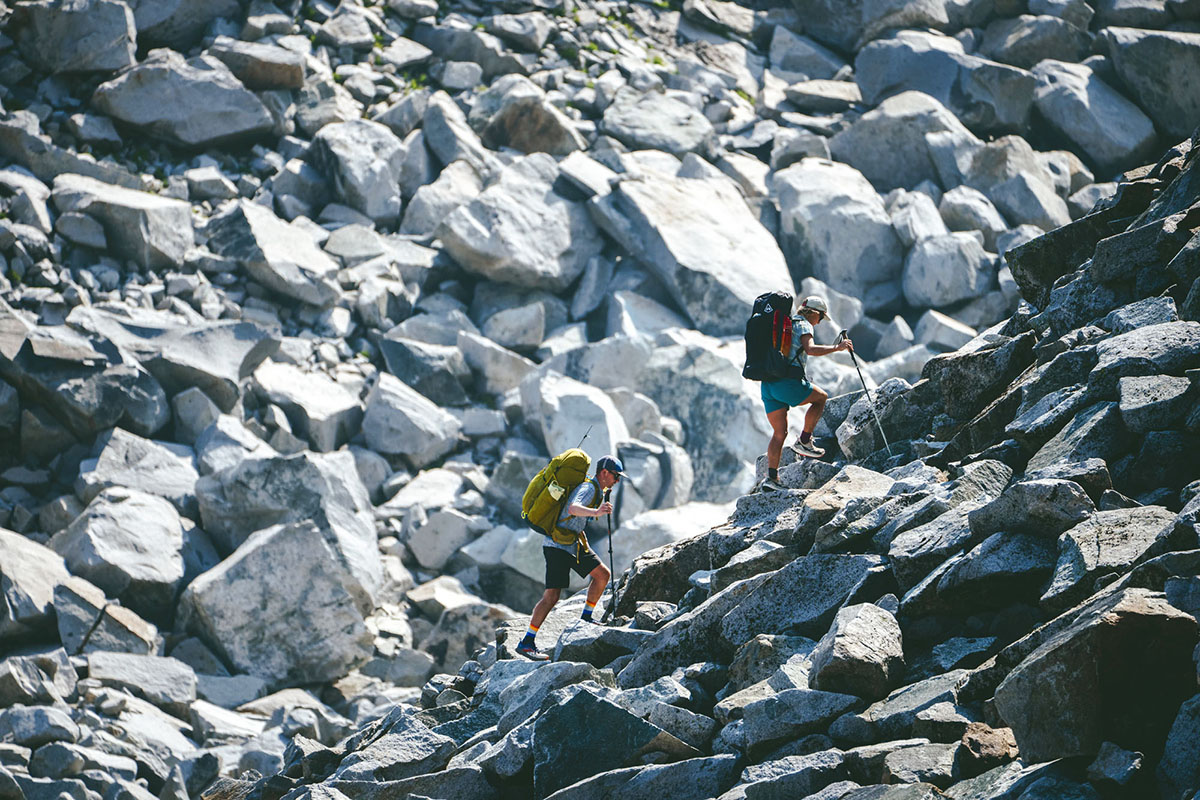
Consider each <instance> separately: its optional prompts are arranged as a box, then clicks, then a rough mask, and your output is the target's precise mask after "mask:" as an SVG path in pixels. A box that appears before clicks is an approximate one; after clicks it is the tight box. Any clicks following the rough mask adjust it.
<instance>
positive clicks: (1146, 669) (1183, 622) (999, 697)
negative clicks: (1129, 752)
mask: <svg viewBox="0 0 1200 800" xmlns="http://www.w3.org/2000/svg"><path fill="white" fill-rule="evenodd" d="M1196 638H1197V633H1196V620H1195V619H1194V618H1193V617H1191V616H1190V615H1188V614H1186V613H1184V612H1182V611H1179V610H1178V609H1176V608H1173V607H1172V606H1171V605H1170V604H1168V603H1167V602H1166V600H1165V599H1164V598H1163V597H1162V595H1160V594H1156V593H1154V592H1150V591H1147V590H1145V589H1124V590H1120V591H1116V592H1106V593H1103V594H1101V595H1099V596H1098V597H1097V598H1095V599H1094V600H1092V601H1091V602H1090V603H1088V604H1087V605H1086V606H1084V607H1083V608H1082V609H1081V610H1080V611H1078V613H1076V614H1075V618H1074V620H1073V621H1072V622H1070V624H1068V625H1064V626H1062V627H1061V628H1059V629H1058V630H1057V631H1056V632H1055V633H1054V634H1053V635H1051V636H1048V637H1046V638H1045V639H1044V640H1043V641H1042V643H1041V644H1040V646H1038V647H1037V648H1036V649H1034V650H1033V651H1032V652H1030V653H1029V654H1028V655H1026V656H1025V658H1024V659H1022V661H1021V662H1020V663H1019V664H1017V665H1016V666H1015V667H1014V668H1013V669H1012V671H1011V672H1009V673H1008V676H1007V677H1006V678H1005V679H1004V680H1003V682H1001V683H1000V685H999V686H998V687H997V688H996V695H995V700H996V711H997V712H998V713H999V714H1000V717H1001V718H1002V719H1003V720H1004V721H1005V722H1006V723H1008V725H1009V726H1010V727H1011V728H1012V730H1013V734H1014V735H1015V736H1016V739H1017V745H1018V746H1019V747H1020V748H1021V758H1022V759H1023V760H1027V761H1031V762H1041V761H1050V760H1054V759H1057V758H1069V757H1072V756H1091V755H1093V754H1095V753H1096V752H1098V751H1099V749H1100V745H1101V744H1102V743H1103V742H1106V741H1114V740H1116V741H1120V742H1121V743H1123V745H1124V746H1125V747H1128V748H1135V749H1137V750H1138V751H1139V752H1142V753H1149V754H1155V757H1157V755H1156V754H1157V753H1161V752H1162V742H1163V738H1164V733H1165V732H1166V731H1167V730H1168V729H1169V728H1170V725H1171V721H1172V720H1173V719H1174V717H1175V714H1176V712H1177V711H1178V709H1179V706H1180V703H1182V702H1183V701H1184V700H1186V699H1187V698H1189V697H1191V696H1192V695H1193V694H1194V693H1195V688H1196V669H1195V664H1194V662H1193V661H1192V657H1191V653H1192V649H1193V648H1194V647H1195V645H1196ZM1147 676H1152V678H1153V679H1152V680H1147ZM1114 688H1115V689H1116V690H1115V691H1114V690H1113V689H1114Z"/></svg>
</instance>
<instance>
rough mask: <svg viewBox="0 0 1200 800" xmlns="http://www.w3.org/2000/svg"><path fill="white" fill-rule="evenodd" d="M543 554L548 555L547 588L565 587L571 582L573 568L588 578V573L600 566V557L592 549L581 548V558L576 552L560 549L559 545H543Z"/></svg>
mask: <svg viewBox="0 0 1200 800" xmlns="http://www.w3.org/2000/svg"><path fill="white" fill-rule="evenodd" d="M542 555H544V556H545V557H546V588H547V589H565V588H567V584H569V583H570V582H571V570H575V572H576V573H577V574H578V575H579V576H581V577H584V578H586V577H587V576H588V573H590V572H591V571H592V570H594V569H595V568H596V567H598V566H600V559H598V558H596V554H595V553H593V552H592V551H591V550H584V549H583V548H582V547H581V548H579V560H578V561H576V560H575V554H574V553H568V552H567V551H566V550H559V549H558V548H557V547H543V548H542Z"/></svg>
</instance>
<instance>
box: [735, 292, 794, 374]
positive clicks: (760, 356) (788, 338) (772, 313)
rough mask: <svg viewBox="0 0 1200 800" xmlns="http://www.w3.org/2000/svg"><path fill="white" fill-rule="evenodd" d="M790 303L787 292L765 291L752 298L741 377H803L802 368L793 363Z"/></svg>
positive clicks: (791, 300) (747, 321)
mask: <svg viewBox="0 0 1200 800" xmlns="http://www.w3.org/2000/svg"><path fill="white" fill-rule="evenodd" d="M792 303H793V299H792V296H791V295H790V294H788V293H787V292H767V293H766V294H760V295H759V296H758V297H757V298H755V300H754V308H753V309H752V310H751V312H750V319H748V320H746V366H745V367H743V368H742V377H743V378H746V379H748V380H752V381H778V380H783V379H784V378H800V379H802V380H803V378H804V368H803V367H802V366H801V365H800V364H797V363H795V362H793V361H792V360H791V359H790V358H789V357H788V354H789V353H791V351H792Z"/></svg>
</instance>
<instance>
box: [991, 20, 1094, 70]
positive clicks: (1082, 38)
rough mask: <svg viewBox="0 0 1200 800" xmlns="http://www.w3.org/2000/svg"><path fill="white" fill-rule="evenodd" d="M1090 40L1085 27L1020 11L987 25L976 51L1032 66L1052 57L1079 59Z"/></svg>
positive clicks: (997, 59)
mask: <svg viewBox="0 0 1200 800" xmlns="http://www.w3.org/2000/svg"><path fill="white" fill-rule="evenodd" d="M1090 44H1091V37H1089V36H1088V34H1087V30H1086V29H1084V28H1079V27H1076V26H1075V25H1073V24H1071V23H1070V22H1067V21H1066V20H1065V19H1061V18H1059V17H1052V16H1044V15H1043V16H1031V15H1028V14H1022V15H1021V16H1019V17H1015V18H1009V19H998V20H996V21H995V22H992V23H991V24H990V25H988V26H987V28H986V29H985V30H984V32H983V42H982V43H981V44H980V46H979V54H980V55H983V56H986V57H988V58H991V59H995V60H996V61H1001V62H1003V63H1005V64H1012V65H1013V66H1014V67H1022V68H1024V69H1033V68H1034V65H1036V64H1038V62H1041V61H1044V60H1047V59H1053V58H1057V59H1061V60H1063V61H1070V62H1076V61H1082V60H1083V57H1084V55H1086V53H1087V50H1088V46H1089V45H1090ZM1034 74H1035V75H1036V74H1037V72H1036V71H1035V73H1034Z"/></svg>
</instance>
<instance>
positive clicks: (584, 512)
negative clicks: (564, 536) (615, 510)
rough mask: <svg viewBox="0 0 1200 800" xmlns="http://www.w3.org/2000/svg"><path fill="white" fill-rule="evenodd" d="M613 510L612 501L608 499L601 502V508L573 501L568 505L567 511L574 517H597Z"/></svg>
mask: <svg viewBox="0 0 1200 800" xmlns="http://www.w3.org/2000/svg"><path fill="white" fill-rule="evenodd" d="M611 511H612V503H609V502H607V501H605V502H603V503H601V504H600V507H599V508H588V507H587V506H581V505H579V504H578V503H572V504H571V505H569V506H567V513H568V514H570V515H571V516H572V517H591V518H593V519H595V518H596V517H603V516H604V515H605V514H608V513H609V512H611Z"/></svg>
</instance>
